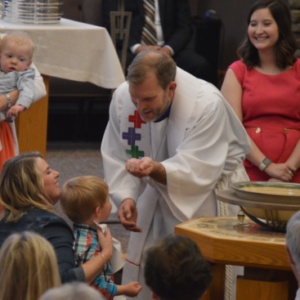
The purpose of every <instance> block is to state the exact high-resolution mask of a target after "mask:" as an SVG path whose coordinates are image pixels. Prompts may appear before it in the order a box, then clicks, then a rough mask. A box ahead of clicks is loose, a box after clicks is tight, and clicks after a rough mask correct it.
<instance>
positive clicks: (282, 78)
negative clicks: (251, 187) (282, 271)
mask: <svg viewBox="0 0 300 300" xmlns="http://www.w3.org/2000/svg"><path fill="white" fill-rule="evenodd" d="M229 68H230V69H232V70H233V72H234V73H235V75H236V78H237V80H238V81H239V83H240V84H241V86H242V89H243V96H242V110H243V124H244V126H245V128H246V130H247V132H248V134H249V136H250V137H251V138H252V140H253V141H254V143H255V144H256V145H257V147H258V148H259V149H260V150H261V151H262V153H263V154H265V155H266V157H268V158H270V159H271V160H272V161H273V162H275V163H284V162H286V160H287V159H288V158H289V156H290V155H291V153H292V152H293V150H294V148H295V146H296V144H297V143H298V141H299V139H300V60H299V59H297V61H296V62H295V64H294V65H293V67H292V68H291V69H290V70H289V71H287V72H283V73H281V74H278V75H266V74H262V73H260V72H258V71H257V70H255V69H254V68H251V69H249V70H247V67H246V65H245V64H244V63H243V62H242V61H236V62H234V63H233V64H232V65H230V66H229ZM299 155H300V153H299ZM244 166H245V168H246V171H247V173H248V176H249V178H250V180H251V181H267V180H268V179H269V178H270V177H269V176H268V174H266V173H265V172H262V171H260V170H259V169H258V168H257V167H256V166H254V165H253V164H252V163H251V162H250V161H248V160H246V161H245V162H244ZM291 182H296V183H300V170H297V172H296V174H295V175H294V177H293V179H292V180H291Z"/></svg>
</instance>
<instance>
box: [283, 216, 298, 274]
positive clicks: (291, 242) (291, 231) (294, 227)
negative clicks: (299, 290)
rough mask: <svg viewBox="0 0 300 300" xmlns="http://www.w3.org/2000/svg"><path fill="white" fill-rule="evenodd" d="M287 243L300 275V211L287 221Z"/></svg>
mask: <svg viewBox="0 0 300 300" xmlns="http://www.w3.org/2000/svg"><path fill="white" fill-rule="evenodd" d="M286 245H287V247H288V248H289V250H290V253H291V256H292V258H293V260H294V262H295V264H296V268H297V271H298V274H299V275H300V211H298V212H297V213H295V214H294V215H293V216H292V217H291V219H290V220H289V221H288V223H287V229H286Z"/></svg>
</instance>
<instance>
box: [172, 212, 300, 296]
mask: <svg viewBox="0 0 300 300" xmlns="http://www.w3.org/2000/svg"><path fill="white" fill-rule="evenodd" d="M175 235H182V236H186V237H189V238H190V239H192V240H194V241H195V242H196V243H197V245H198V246H199V248H200V250H201V252H202V254H203V256H204V257H205V258H206V259H207V260H208V261H209V262H211V263H213V264H214V266H213V273H214V280H213V283H212V286H211V288H210V289H209V291H208V293H207V295H206V296H205V297H206V298H205V299H212V300H213V299H214V300H219V299H224V281H225V280H224V278H225V265H238V266H245V274H244V276H243V278H238V280H237V296H236V299H237V300H242V299H243V300H251V299H256V300H260V299H261V300H263V299H273V300H275V299H281V300H284V299H289V300H292V299H295V293H296V290H297V282H296V280H295V278H294V275H293V273H292V271H291V267H290V265H289V262H288V257H287V254H286V252H285V234H284V233H276V232H270V231H267V230H266V229H262V228H261V227H260V226H259V225H257V224H255V223H253V222H252V221H251V220H249V219H248V218H246V219H245V221H244V224H242V225H239V222H238V220H237V217H210V218H207V217H201V218H197V219H193V220H190V221H188V222H185V223H183V224H180V225H177V226H176V227H175Z"/></svg>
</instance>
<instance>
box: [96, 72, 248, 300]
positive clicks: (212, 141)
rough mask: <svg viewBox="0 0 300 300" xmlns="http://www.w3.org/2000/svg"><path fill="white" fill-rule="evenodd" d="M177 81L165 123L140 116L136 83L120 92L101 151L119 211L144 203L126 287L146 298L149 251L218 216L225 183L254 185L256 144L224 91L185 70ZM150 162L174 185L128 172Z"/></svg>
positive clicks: (131, 248) (133, 240)
mask: <svg viewBox="0 0 300 300" xmlns="http://www.w3.org/2000/svg"><path fill="white" fill-rule="evenodd" d="M175 81H176V83H177V88H176V91H175V95H174V98H173V102H172V107H171V111H170V116H169V118H168V119H165V120H164V121H161V122H158V123H153V122H152V123H145V122H143V121H142V120H141V119H140V118H139V114H138V112H137V111H136V107H135V106H134V105H133V103H132V102H131V98H130V94H129V91H128V83H127V82H125V83H123V84H122V85H121V86H120V87H119V88H118V89H117V90H116V91H115V93H114V96H113V100H112V103H111V106H110V120H109V123H108V125H107V128H106V131H105V134H104V137H103V141H102V147H101V150H102V158H103V166H104V173H105V179H106V181H107V183H108V186H109V189H110V198H111V201H112V202H113V203H114V205H116V207H119V206H120V204H121V202H122V200H124V199H125V198H132V199H133V200H134V201H136V203H137V211H138V220H137V225H138V226H139V227H141V228H142V233H134V232H133V233H131V235H130V240H129V246H128V252H127V257H126V263H125V267H124V271H123V284H125V283H128V282H131V281H136V280H138V281H139V282H140V283H141V284H142V286H143V290H142V291H141V293H140V294H139V295H138V299H143V300H147V299H150V298H151V295H150V291H149V290H148V289H147V288H146V286H145V284H144V276H143V254H144V250H145V249H147V248H148V247H150V246H152V245H153V244H154V243H155V242H156V241H159V240H161V239H162V238H164V237H165V236H167V235H169V234H173V233H174V227H175V225H177V224H179V223H181V222H185V221H187V220H190V219H192V218H195V217H199V216H216V215H217V211H218V205H217V201H216V196H215V191H214V189H215V187H216V185H217V183H218V182H219V183H218V184H219V185H220V183H222V184H223V187H225V188H226V186H228V185H229V184H230V183H232V182H236V181H247V180H248V176H247V174H246V172H245V170H244V167H243V166H242V162H243V160H244V159H245V155H246V153H249V152H250V151H251V145H250V141H249V138H248V135H247V133H246V131H245V129H244V127H243V125H242V124H241V122H240V121H239V120H238V118H237V116H236V115H235V113H234V111H233V110H232V109H231V107H230V106H229V105H228V104H227V102H226V100H225V99H224V98H223V97H222V95H221V93H220V92H219V91H218V90H217V89H216V88H215V87H214V86H213V85H211V84H209V83H207V82H205V81H203V80H200V79H197V78H195V77H193V76H192V75H190V74H188V73H186V72H184V71H183V70H181V69H179V68H177V74H176V78H175ZM150 149H151V150H150ZM143 156H149V157H152V159H155V160H156V161H160V162H161V163H162V164H163V166H164V167H165V170H166V175H167V185H163V184H160V183H157V182H156V181H154V180H148V178H142V179H139V178H136V177H134V176H132V175H131V174H129V173H128V172H127V171H126V169H125V164H126V161H127V160H128V159H130V158H132V157H136V158H141V157H143ZM221 178H222V180H221V181H220V179H221Z"/></svg>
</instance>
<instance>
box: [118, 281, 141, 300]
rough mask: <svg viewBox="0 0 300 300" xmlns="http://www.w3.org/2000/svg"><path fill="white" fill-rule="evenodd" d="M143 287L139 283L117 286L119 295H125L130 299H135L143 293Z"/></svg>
mask: <svg viewBox="0 0 300 300" xmlns="http://www.w3.org/2000/svg"><path fill="white" fill-rule="evenodd" d="M141 289H142V287H141V286H140V285H139V283H138V282H137V281H134V282H130V283H128V284H125V285H117V295H125V296H128V297H135V296H137V295H138V293H139V292H140V291H141Z"/></svg>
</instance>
